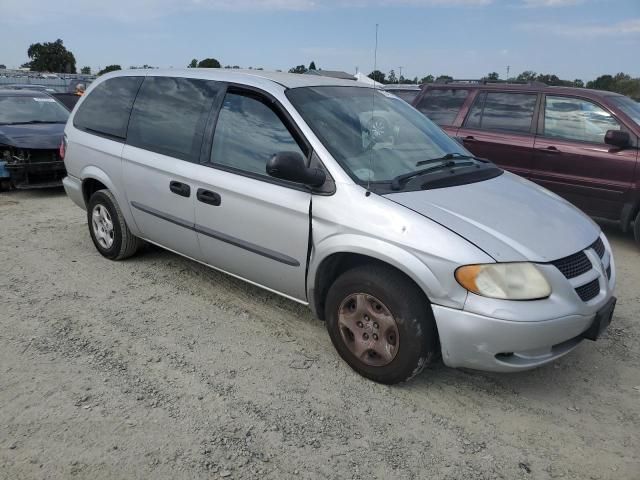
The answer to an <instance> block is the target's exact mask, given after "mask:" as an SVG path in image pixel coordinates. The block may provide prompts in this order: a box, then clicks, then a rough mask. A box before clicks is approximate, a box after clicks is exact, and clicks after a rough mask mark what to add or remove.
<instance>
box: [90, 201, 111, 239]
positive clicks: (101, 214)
mask: <svg viewBox="0 0 640 480" xmlns="http://www.w3.org/2000/svg"><path fill="white" fill-rule="evenodd" d="M91 227H92V228H93V234H94V236H95V238H96V240H97V241H98V243H99V244H100V246H101V247H102V248H106V249H109V248H111V246H112V245H113V221H111V215H109V210H107V208H106V207H105V206H104V205H101V204H98V205H96V206H95V207H93V211H92V212H91Z"/></svg>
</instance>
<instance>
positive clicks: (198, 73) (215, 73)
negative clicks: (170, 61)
mask: <svg viewBox="0 0 640 480" xmlns="http://www.w3.org/2000/svg"><path fill="white" fill-rule="evenodd" d="M114 73H115V75H114V74H110V76H120V75H123V74H124V75H154V76H167V77H180V76H186V77H191V78H194V77H197V78H202V79H208V80H218V81H222V82H237V83H243V80H252V79H256V78H260V79H263V80H267V81H271V82H273V83H277V84H279V85H282V86H283V87H285V88H297V87H318V86H349V87H364V88H367V87H369V85H366V84H364V83H358V82H355V81H353V80H341V79H338V78H330V77H322V76H319V75H302V74H297V73H284V72H268V71H265V70H241V69H228V68H187V69H174V68H172V69H153V70H140V69H136V70H119V71H118V72H114Z"/></svg>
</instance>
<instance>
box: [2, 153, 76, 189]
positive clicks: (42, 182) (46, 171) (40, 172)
mask: <svg viewBox="0 0 640 480" xmlns="http://www.w3.org/2000/svg"><path fill="white" fill-rule="evenodd" d="M5 168H6V170H7V171H8V172H9V176H10V177H11V182H12V183H13V185H14V186H15V187H16V188H46V187H59V186H60V185H62V177H64V176H65V174H66V170H65V168H64V162H62V160H56V161H50V162H21V163H18V162H16V163H7V164H6V166H5Z"/></svg>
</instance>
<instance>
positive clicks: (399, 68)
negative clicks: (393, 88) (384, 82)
mask: <svg viewBox="0 0 640 480" xmlns="http://www.w3.org/2000/svg"><path fill="white" fill-rule="evenodd" d="M398 70H400V75H399V76H398V84H399V83H400V79H401V78H402V67H398Z"/></svg>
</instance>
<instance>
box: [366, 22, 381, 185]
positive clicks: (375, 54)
mask: <svg viewBox="0 0 640 480" xmlns="http://www.w3.org/2000/svg"><path fill="white" fill-rule="evenodd" d="M377 71H378V24H377V23H376V46H375V49H374V50H373V76H374V79H373V92H372V93H371V122H370V125H371V124H373V115H374V112H375V107H376V85H377V84H378V82H377V81H376V79H375V77H376V76H377V75H376V72H377ZM371 134H372V133H371V130H369V135H371ZM371 141H372V142H373V138H372V139H371ZM372 147H373V145H372ZM371 172H373V148H371V154H370V155H369V178H368V179H367V193H366V195H367V196H369V195H371V191H370V188H371Z"/></svg>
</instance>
